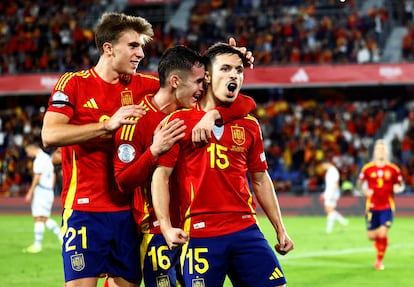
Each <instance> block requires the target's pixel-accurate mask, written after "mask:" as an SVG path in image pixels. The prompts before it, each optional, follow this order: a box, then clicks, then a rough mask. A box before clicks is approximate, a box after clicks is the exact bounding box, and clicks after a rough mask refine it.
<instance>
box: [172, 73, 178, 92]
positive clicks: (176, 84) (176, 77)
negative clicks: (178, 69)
mask: <svg viewBox="0 0 414 287" xmlns="http://www.w3.org/2000/svg"><path fill="white" fill-rule="evenodd" d="M179 80H180V78H179V77H178V76H177V75H174V74H173V75H171V76H170V86H171V87H173V88H175V89H176V88H177V87H178V82H179Z"/></svg>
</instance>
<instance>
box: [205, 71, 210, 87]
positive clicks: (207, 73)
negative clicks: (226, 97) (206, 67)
mask: <svg viewBox="0 0 414 287" xmlns="http://www.w3.org/2000/svg"><path fill="white" fill-rule="evenodd" d="M204 82H205V83H206V84H210V83H211V76H210V73H209V72H208V71H206V72H205V73H204Z"/></svg>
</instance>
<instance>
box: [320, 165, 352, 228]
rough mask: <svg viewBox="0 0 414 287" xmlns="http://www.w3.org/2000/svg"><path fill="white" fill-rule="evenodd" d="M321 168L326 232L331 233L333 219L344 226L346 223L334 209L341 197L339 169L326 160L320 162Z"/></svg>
mask: <svg viewBox="0 0 414 287" xmlns="http://www.w3.org/2000/svg"><path fill="white" fill-rule="evenodd" d="M322 168H323V169H324V170H325V190H324V191H323V192H322V194H321V198H322V200H323V204H324V208H325V213H326V233H331V232H332V230H333V228H334V225H335V221H338V222H339V223H340V224H342V225H344V226H345V225H347V224H348V220H347V219H345V218H344V217H343V216H342V215H341V214H340V213H339V212H338V211H337V210H336V205H337V203H338V200H339V198H340V197H341V190H340V185H339V182H340V174H339V170H338V169H337V168H336V166H335V165H333V164H332V163H331V162H328V161H326V162H323V163H322Z"/></svg>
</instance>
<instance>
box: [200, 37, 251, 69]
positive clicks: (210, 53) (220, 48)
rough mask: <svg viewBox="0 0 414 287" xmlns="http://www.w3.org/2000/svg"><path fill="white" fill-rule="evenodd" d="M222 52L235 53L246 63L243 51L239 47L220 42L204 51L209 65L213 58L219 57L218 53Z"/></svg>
mask: <svg viewBox="0 0 414 287" xmlns="http://www.w3.org/2000/svg"><path fill="white" fill-rule="evenodd" d="M222 54H235V55H238V56H239V57H240V59H242V61H243V63H245V57H244V55H243V53H242V52H240V50H239V49H237V48H235V47H233V46H231V45H229V44H227V43H222V42H218V43H215V44H213V45H212V46H210V47H209V48H208V49H207V51H206V52H205V53H204V57H205V58H206V59H205V62H206V64H207V65H210V64H211V62H212V60H213V59H214V58H215V57H217V56H218V55H222Z"/></svg>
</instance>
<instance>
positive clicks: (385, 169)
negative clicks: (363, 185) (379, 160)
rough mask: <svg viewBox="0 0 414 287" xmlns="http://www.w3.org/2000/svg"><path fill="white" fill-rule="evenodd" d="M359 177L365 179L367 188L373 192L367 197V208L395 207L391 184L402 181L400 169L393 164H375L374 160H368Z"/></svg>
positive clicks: (382, 208)
mask: <svg viewBox="0 0 414 287" xmlns="http://www.w3.org/2000/svg"><path fill="white" fill-rule="evenodd" d="M359 179H360V180H361V181H366V182H367V184H368V188H369V189H372V190H373V191H374V194H373V195H372V196H371V197H368V198H367V201H366V208H367V210H384V209H389V208H392V209H394V208H395V205H394V191H393V186H394V184H401V183H402V175H401V172H400V169H399V168H398V167H397V166H396V165H395V164H393V163H386V164H385V165H384V166H377V165H376V164H375V162H369V163H367V164H366V165H364V166H363V167H362V169H361V172H360V174H359Z"/></svg>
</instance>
